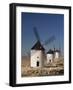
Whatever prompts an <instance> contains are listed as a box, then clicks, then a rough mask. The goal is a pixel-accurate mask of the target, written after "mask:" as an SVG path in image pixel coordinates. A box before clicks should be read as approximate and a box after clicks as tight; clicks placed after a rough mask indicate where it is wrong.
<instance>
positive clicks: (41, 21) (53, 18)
mask: <svg viewBox="0 0 73 90" xmlns="http://www.w3.org/2000/svg"><path fill="white" fill-rule="evenodd" d="M34 27H36V28H37V31H38V34H39V37H40V39H41V43H42V44H43V43H44V42H45V41H46V40H47V39H49V38H50V37H51V36H54V37H55V40H54V41H53V42H51V43H49V44H47V45H45V46H44V47H45V49H46V52H47V51H48V50H49V49H53V48H54V47H55V48H56V49H59V47H60V48H61V51H62V52H64V51H63V50H64V15H63V14H48V13H47V14H45V13H26V12H22V14H21V30H22V32H21V34H22V35H21V52H22V56H24V55H26V54H27V53H28V52H30V50H31V48H32V47H33V45H34V44H35V43H36V42H37V38H36V36H35V34H34V31H33V28H34Z"/></svg>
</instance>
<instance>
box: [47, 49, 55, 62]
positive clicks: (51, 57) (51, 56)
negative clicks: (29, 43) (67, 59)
mask: <svg viewBox="0 0 73 90" xmlns="http://www.w3.org/2000/svg"><path fill="white" fill-rule="evenodd" d="M53 58H54V52H53V51H52V50H51V49H50V50H49V51H48V52H47V63H51V62H53Z"/></svg>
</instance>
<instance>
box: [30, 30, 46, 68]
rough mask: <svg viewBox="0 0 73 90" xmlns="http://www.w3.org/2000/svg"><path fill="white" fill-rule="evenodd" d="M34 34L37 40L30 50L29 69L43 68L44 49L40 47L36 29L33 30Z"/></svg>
mask: <svg viewBox="0 0 73 90" xmlns="http://www.w3.org/2000/svg"><path fill="white" fill-rule="evenodd" d="M34 33H35V36H36V38H37V42H36V44H35V45H34V46H33V47H32V48H31V59H30V60H31V64H30V65H31V67H34V68H37V67H43V66H44V53H45V49H44V48H43V46H42V45H41V42H40V38H39V36H38V33H37V32H36V28H34Z"/></svg>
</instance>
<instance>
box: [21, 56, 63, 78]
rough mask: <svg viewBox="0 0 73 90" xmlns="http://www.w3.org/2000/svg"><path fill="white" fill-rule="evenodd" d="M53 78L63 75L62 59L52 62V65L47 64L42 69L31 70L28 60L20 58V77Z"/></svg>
mask: <svg viewBox="0 0 73 90" xmlns="http://www.w3.org/2000/svg"><path fill="white" fill-rule="evenodd" d="M53 75H54V76H55V75H64V59H63V58H60V59H58V60H54V62H53V63H48V64H46V63H45V65H44V67H42V68H31V67H30V59H29V58H28V57H23V58H22V65H21V76H22V77H25V76H27V77H28V76H31V77H32V76H53Z"/></svg>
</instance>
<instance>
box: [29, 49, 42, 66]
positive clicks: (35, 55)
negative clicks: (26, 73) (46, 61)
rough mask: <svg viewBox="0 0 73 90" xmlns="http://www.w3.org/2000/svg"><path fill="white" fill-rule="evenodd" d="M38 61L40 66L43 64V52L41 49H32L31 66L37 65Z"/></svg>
mask: <svg viewBox="0 0 73 90" xmlns="http://www.w3.org/2000/svg"><path fill="white" fill-rule="evenodd" d="M37 61H38V62H39V67H42V66H43V52H42V51H41V50H31V64H30V65H31V67H37Z"/></svg>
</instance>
